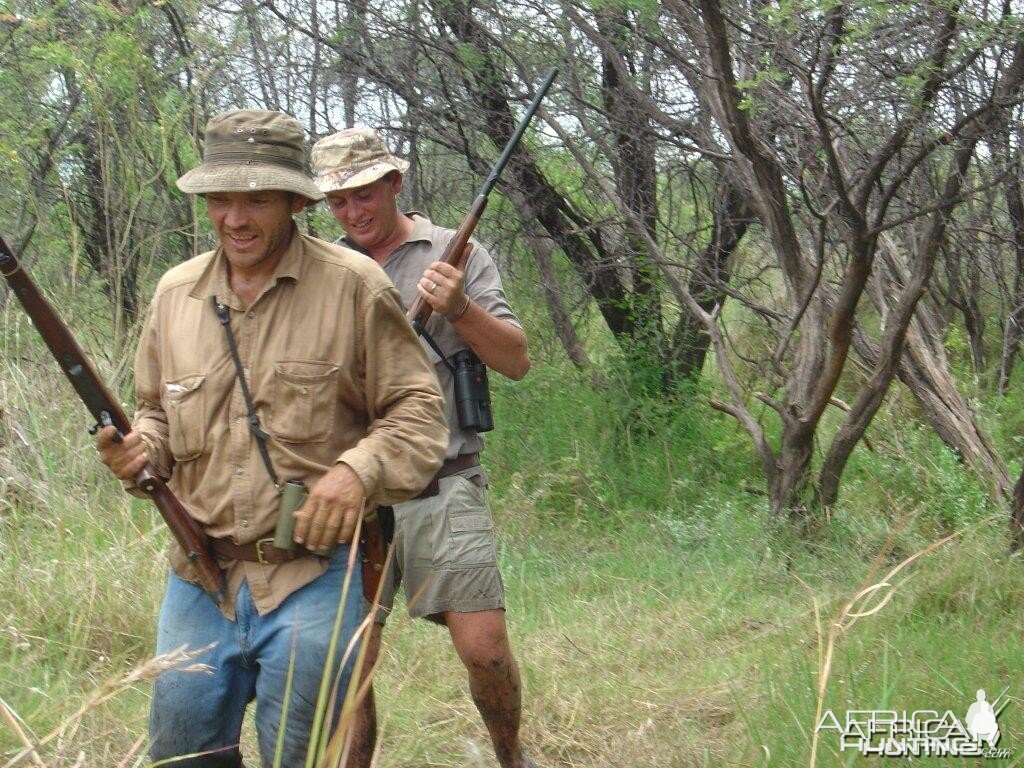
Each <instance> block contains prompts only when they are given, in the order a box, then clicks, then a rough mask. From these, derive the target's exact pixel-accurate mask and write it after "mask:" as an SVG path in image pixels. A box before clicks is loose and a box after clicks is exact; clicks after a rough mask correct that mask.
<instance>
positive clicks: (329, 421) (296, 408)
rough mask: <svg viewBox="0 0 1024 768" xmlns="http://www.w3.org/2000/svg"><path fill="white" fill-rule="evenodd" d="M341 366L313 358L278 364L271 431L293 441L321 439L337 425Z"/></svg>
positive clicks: (271, 415)
mask: <svg viewBox="0 0 1024 768" xmlns="http://www.w3.org/2000/svg"><path fill="white" fill-rule="evenodd" d="M337 390H338V366H337V365H335V364H334V363H329V362H319V361H310V360H281V361H280V362H277V363H275V364H274V380H273V385H272V393H271V400H270V423H269V425H268V426H269V427H270V431H271V432H272V433H273V435H274V437H276V438H277V439H278V440H283V441H284V442H289V443H319V442H322V441H324V440H326V439H327V437H328V435H330V433H331V430H332V429H333V427H334V420H335V415H336V412H337V409H338V391H337Z"/></svg>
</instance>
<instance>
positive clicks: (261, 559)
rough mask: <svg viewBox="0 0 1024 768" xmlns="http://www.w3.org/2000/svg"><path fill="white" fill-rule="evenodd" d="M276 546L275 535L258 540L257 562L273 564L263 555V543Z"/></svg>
mask: <svg viewBox="0 0 1024 768" xmlns="http://www.w3.org/2000/svg"><path fill="white" fill-rule="evenodd" d="M264 544H267V545H269V546H271V547H272V546H274V537H273V536H268V537H267V538H265V539H260V540H258V541H257V542H256V562H257V563H259V564H260V565H272V563H271V562H270V561H269V560H267V559H266V558H264V557H263V545H264Z"/></svg>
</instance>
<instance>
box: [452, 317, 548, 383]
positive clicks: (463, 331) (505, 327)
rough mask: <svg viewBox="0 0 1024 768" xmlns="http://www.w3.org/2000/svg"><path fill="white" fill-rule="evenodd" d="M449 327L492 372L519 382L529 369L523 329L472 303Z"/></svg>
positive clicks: (528, 357)
mask: <svg viewBox="0 0 1024 768" xmlns="http://www.w3.org/2000/svg"><path fill="white" fill-rule="evenodd" d="M452 325H453V327H454V328H455V330H456V331H458V333H459V335H460V336H461V337H462V338H463V339H464V340H465V342H466V343H467V344H469V346H470V348H471V349H472V350H473V351H474V352H475V353H476V356H477V357H479V358H480V360H481V362H483V363H484V365H486V366H487V367H488V368H490V369H491V370H493V371H497V372H498V373H500V374H502V375H503V376H507V377H508V378H510V379H513V380H514V381H519V380H520V379H521V378H523V377H524V376H525V375H526V373H527V371H529V370H530V356H529V353H528V351H527V343H526V334H525V333H524V332H523V329H522V328H519V327H518V326H516V325H513V324H512V323H509V322H506V321H504V320H501V319H499V318H496V317H494V316H493V315H490V314H488V313H487V311H486V310H484V308H483V307H481V306H480V305H479V304H477V303H476V302H474V301H471V302H470V303H469V307H468V308H467V309H466V311H465V313H464V314H463V315H462V316H461V317H460V318H459V319H458V320H456V321H455V322H454V323H452Z"/></svg>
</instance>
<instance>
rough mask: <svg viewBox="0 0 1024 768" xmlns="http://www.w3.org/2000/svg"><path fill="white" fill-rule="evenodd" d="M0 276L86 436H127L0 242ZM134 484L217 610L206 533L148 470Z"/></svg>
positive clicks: (85, 364) (67, 337)
mask: <svg viewBox="0 0 1024 768" xmlns="http://www.w3.org/2000/svg"><path fill="white" fill-rule="evenodd" d="M0 272H2V273H3V276H4V277H5V278H6V279H7V282H8V283H9V284H10V286H11V290H12V291H13V293H14V295H15V296H16V297H17V298H18V301H20V302H21V305H22V306H23V307H24V308H25V312H26V313H28V316H29V317H30V318H32V322H33V323H34V324H35V326H36V330H37V331H39V335H40V336H42V337H43V341H45V342H46V346H47V347H49V348H50V352H51V353H52V354H53V356H54V357H55V358H56V360H57V363H58V364H59V365H60V367H61V370H63V371H64V375H65V376H67V378H68V381H70V382H71V386H73V387H74V388H75V391H76V392H77V393H78V396H79V398H81V400H82V402H83V403H85V406H86V407H87V408H88V409H89V411H90V413H92V415H93V418H94V419H96V425H95V426H94V427H92V428H91V429H90V430H89V431H90V432H91V433H93V434H95V433H96V431H97V430H98V429H99V428H100V427H107V426H112V427H115V428H116V429H117V431H118V437H117V438H116V439H117V440H120V439H121V438H122V437H123V436H124V435H126V434H128V432H130V431H131V428H132V425H131V422H130V421H129V420H128V417H127V416H126V415H125V413H124V410H122V408H121V406H120V405H118V403H117V401H116V400H115V399H114V397H113V396H112V395H111V394H110V392H109V391H108V390H107V388H106V386H105V385H104V384H103V382H102V381H101V380H100V378H99V376H97V375H96V371H95V370H93V368H92V366H91V365H90V364H89V360H88V358H86V356H85V353H84V352H83V351H82V348H81V347H79V346H78V342H76V341H75V338H74V337H73V336H72V335H71V331H69V330H68V328H67V326H66V325H64V323H63V322H61V319H60V318H59V317H58V316H57V313H56V312H54V310H53V307H51V306H50V303H49V302H48V301H47V300H46V298H45V297H44V296H43V294H42V293H40V291H39V288H38V287H37V286H36V284H35V283H34V282H33V281H32V278H31V277H29V276H28V273H27V272H25V270H24V269H23V268H22V266H21V264H19V263H18V260H17V259H16V258H15V257H14V254H13V253H12V252H11V249H10V248H8V247H7V243H6V242H4V239H3V238H2V237H0ZM134 481H135V484H136V485H137V486H138V487H139V489H141V490H142V491H143V492H144V493H145V494H146V495H147V496H149V498H150V499H152V501H153V503H154V504H156V507H157V509H159V510H160V514H161V516H163V518H164V521H165V522H166V523H167V525H168V527H169V528H170V529H171V533H172V534H173V535H174V538H175V539H176V540H177V542H178V544H180V545H181V548H182V549H183V550H185V554H186V555H187V556H188V559H189V562H191V563H192V566H193V567H194V568H195V571H196V575H197V576H198V577H199V582H200V584H202V587H203V589H205V590H206V592H207V593H208V594H209V595H210V597H211V598H213V600H214V602H216V603H217V604H218V605H220V604H221V603H223V602H224V600H225V599H226V595H227V590H226V587H225V583H224V574H223V573H222V572H221V570H220V568H219V567H218V566H217V561H216V560H215V559H214V558H213V556H212V554H211V553H210V548H209V543H208V540H207V537H206V533H205V532H204V531H203V529H202V528H201V527H200V525H199V523H197V522H196V520H195V519H194V518H193V517H192V516H191V515H190V514H189V513H188V510H186V509H185V507H184V505H183V504H182V503H181V502H180V501H179V500H178V497H177V496H175V495H174V494H173V493H172V492H171V489H170V488H168V487H167V484H166V483H165V482H164V481H163V480H161V479H160V478H159V477H158V476H157V474H156V472H155V470H154V469H153V467H152V465H149V464H147V465H146V467H145V468H144V469H143V470H142V471H141V472H139V473H138V474H137V475H135V477H134Z"/></svg>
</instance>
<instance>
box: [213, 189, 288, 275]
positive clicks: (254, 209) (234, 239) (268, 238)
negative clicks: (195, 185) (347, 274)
mask: <svg viewBox="0 0 1024 768" xmlns="http://www.w3.org/2000/svg"><path fill="white" fill-rule="evenodd" d="M204 197H205V198H206V213H207V215H208V216H209V217H210V223H211V224H213V228H214V229H215V230H216V232H217V237H218V238H219V239H220V244H221V247H222V248H223V249H224V256H225V257H226V258H227V260H228V263H229V264H230V265H231V268H232V270H233V271H234V272H236V273H239V274H246V273H250V274H251V273H258V272H270V271H272V270H273V269H274V267H276V266H277V263H278V262H279V261H280V260H281V256H282V255H283V254H284V252H285V250H286V249H287V248H288V244H289V243H290V242H291V239H292V233H293V232H294V225H293V223H292V216H293V215H294V214H296V213H299V212H300V211H301V210H302V209H303V208H304V207H305V205H306V202H307V201H306V199H305V198H304V197H302V196H301V195H295V194H292V193H291V192H282V191H280V190H267V191H259V192H209V193H207V194H206V195H204Z"/></svg>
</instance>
